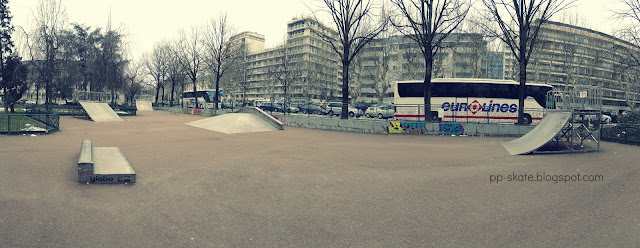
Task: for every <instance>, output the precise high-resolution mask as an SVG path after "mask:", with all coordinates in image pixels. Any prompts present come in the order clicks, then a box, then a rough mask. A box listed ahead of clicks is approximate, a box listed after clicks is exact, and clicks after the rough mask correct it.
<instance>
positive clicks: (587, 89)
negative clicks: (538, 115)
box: [546, 85, 602, 111]
mask: <svg viewBox="0 0 640 248" xmlns="http://www.w3.org/2000/svg"><path fill="white" fill-rule="evenodd" d="M546 101H547V102H546V108H547V109H558V110H597V111H602V88H601V87H598V86H588V85H576V86H575V87H574V88H573V89H572V90H569V91H557V90H552V91H549V92H547V99H546Z"/></svg>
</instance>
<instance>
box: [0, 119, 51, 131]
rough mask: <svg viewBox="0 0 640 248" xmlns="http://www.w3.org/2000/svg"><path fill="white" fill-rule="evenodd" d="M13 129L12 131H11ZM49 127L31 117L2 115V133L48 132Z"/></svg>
mask: <svg viewBox="0 0 640 248" xmlns="http://www.w3.org/2000/svg"><path fill="white" fill-rule="evenodd" d="M9 128H11V130H9ZM46 130H47V127H46V126H45V125H44V124H42V123H40V122H38V121H36V120H33V119H31V118H29V117H26V116H20V115H6V114H0V132H3V133H6V132H16V133H18V132H28V131H46Z"/></svg>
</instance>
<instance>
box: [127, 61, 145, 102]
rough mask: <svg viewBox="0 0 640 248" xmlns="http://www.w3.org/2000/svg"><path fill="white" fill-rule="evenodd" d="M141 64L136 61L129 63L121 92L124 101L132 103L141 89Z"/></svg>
mask: <svg viewBox="0 0 640 248" xmlns="http://www.w3.org/2000/svg"><path fill="white" fill-rule="evenodd" d="M142 71H143V66H142V65H140V64H138V63H130V64H129V65H128V66H127V68H126V70H125V74H124V78H125V81H126V82H125V86H124V89H123V93H124V96H125V102H126V103H128V104H133V103H134V99H135V96H136V95H137V94H138V93H140V92H141V91H142V85H143V82H144V77H142Z"/></svg>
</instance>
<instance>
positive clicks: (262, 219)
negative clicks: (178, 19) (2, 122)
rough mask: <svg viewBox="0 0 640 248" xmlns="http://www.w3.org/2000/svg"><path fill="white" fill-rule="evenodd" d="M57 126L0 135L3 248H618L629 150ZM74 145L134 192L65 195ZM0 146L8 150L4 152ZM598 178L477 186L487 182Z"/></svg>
mask: <svg viewBox="0 0 640 248" xmlns="http://www.w3.org/2000/svg"><path fill="white" fill-rule="evenodd" d="M121 118H122V120H123V121H115V122H94V121H87V120H84V119H78V118H73V117H69V116H64V117H61V118H60V122H61V126H62V127H63V131H61V132H56V133H53V134H50V135H43V136H37V137H29V136H4V137H1V138H0V142H2V143H3V144H2V147H3V149H4V151H3V152H2V153H0V170H1V171H2V172H3V173H1V174H0V186H1V188H2V189H3V190H2V191H0V203H1V204H2V206H3V211H2V212H0V220H2V223H3V225H0V233H1V234H0V238H1V239H2V240H3V241H4V244H6V246H9V247H25V246H26V247H34V246H47V247H69V246H91V245H95V244H112V245H115V246H124V245H127V246H137V247H140V246H141V247H150V246H178V247H208V246H224V247H228V246H231V247H238V246H241V247H282V246H296V247H319V246H321V247H326V246H338V247H344V246H350V247H395V246H407V247H416V246H465V245H468V244H475V245H478V246H513V245H514V244H515V245H517V246H558V245H572V246H624V247H628V246H633V245H637V244H638V243H639V242H640V239H638V237H637V236H636V235H632V233H637V232H638V231H640V220H638V218H635V216H638V213H640V204H638V200H637V199H640V190H639V188H638V187H637V182H638V179H640V174H639V172H640V171H639V170H638V167H637V166H636V164H637V163H636V161H637V160H639V159H640V154H639V153H638V152H637V151H638V148H637V147H635V146H629V145H621V144H616V143H608V142H603V145H602V147H601V148H600V151H599V152H593V153H577V154H554V155H535V156H532V155H528V156H512V155H511V154H510V153H509V152H508V151H507V149H505V147H503V145H502V144H503V142H509V141H513V140H515V138H513V137H460V136H456V137H452V136H434V135H429V136H421V135H380V134H362V133H350V132H337V131H324V130H314V129H305V128H296V127H286V128H285V129H284V130H277V131H270V132H249V133H230V134H226V133H223V132H219V131H211V130H207V129H203V128H198V127H194V126H191V125H187V124H186V123H193V122H197V121H203V120H205V119H206V118H205V117H201V116H194V115H184V114H181V115H174V114H170V113H169V112H166V111H153V112H139V113H138V116H124V117H121ZM82 140H91V141H92V143H93V146H94V147H119V148H120V150H121V151H122V153H123V154H124V155H125V156H126V159H127V160H128V162H129V163H130V164H131V166H132V167H133V168H134V169H135V173H136V174H137V182H136V183H135V184H115V185H103V184H79V183H77V176H78V175H77V174H78V172H77V163H78V158H79V156H80V145H81V142H82ZM7 144H10V145H7ZM512 173H513V174H519V175H520V174H535V173H545V174H547V175H575V174H577V173H579V174H581V175H602V176H603V178H604V180H602V181H593V182H585V181H583V182H559V183H558V182H549V181H546V182H531V181H528V182H523V181H511V182H507V181H503V182H501V183H495V182H494V183H492V182H490V178H491V177H492V176H494V175H505V177H506V176H507V175H511V174H512Z"/></svg>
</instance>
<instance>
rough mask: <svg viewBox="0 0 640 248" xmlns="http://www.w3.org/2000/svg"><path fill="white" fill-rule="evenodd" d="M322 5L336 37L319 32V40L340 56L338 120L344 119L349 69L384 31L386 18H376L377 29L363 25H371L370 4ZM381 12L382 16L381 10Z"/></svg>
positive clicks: (336, 0)
mask: <svg viewBox="0 0 640 248" xmlns="http://www.w3.org/2000/svg"><path fill="white" fill-rule="evenodd" d="M323 2H324V5H325V7H326V12H328V13H329V15H330V16H331V20H332V21H333V23H334V24H335V25H336V29H337V31H338V33H337V35H336V34H334V33H332V32H331V31H324V30H323V31H322V33H321V37H322V38H323V39H324V40H325V41H326V42H328V43H329V44H331V47H332V48H333V51H335V52H336V53H337V54H338V56H340V60H341V62H342V116H341V117H340V118H341V119H348V118H349V110H348V106H349V65H350V64H351V61H353V59H354V58H355V56H356V55H358V53H359V52H360V51H361V50H362V48H363V47H364V46H365V45H367V43H369V42H370V41H371V40H373V39H374V38H375V37H376V36H378V34H379V33H380V32H382V31H384V30H385V29H386V28H387V23H388V18H387V16H386V15H385V14H383V15H382V16H381V17H380V18H379V19H380V24H379V25H367V23H373V22H374V21H375V20H374V19H375V16H374V14H373V13H372V11H373V10H374V4H373V3H372V1H371V0H323ZM382 12H383V13H384V8H383V11H382ZM316 19H317V18H316ZM368 28H369V29H368ZM336 36H337V37H336Z"/></svg>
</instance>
